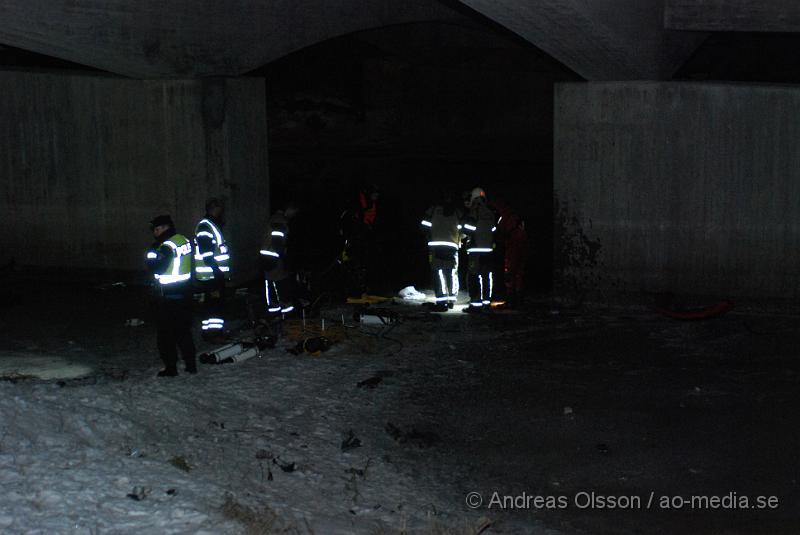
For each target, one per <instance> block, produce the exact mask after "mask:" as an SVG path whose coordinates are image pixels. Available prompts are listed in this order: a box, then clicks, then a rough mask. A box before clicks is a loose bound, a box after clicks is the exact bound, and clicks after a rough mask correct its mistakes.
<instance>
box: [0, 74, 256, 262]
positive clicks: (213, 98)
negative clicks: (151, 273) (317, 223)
mask: <svg viewBox="0 0 800 535" xmlns="http://www.w3.org/2000/svg"><path fill="white" fill-rule="evenodd" d="M0 94H2V95H3V98H2V99H0V210H1V211H2V213H3V227H4V231H3V233H2V234H0V250H2V256H0V260H4V261H8V260H9V259H14V260H15V262H17V263H18V264H20V265H30V266H38V267H58V268H108V269H140V268H142V266H143V259H144V251H145V250H146V248H147V246H148V245H149V244H150V243H151V242H152V235H151V234H150V232H149V227H148V221H149V220H150V219H151V218H152V217H153V216H154V215H157V214H159V213H170V214H171V215H172V216H173V219H174V220H175V222H176V224H177V228H178V231H179V232H184V233H191V232H192V231H193V226H194V223H195V221H196V220H197V219H198V218H199V217H200V216H202V215H203V212H204V203H205V199H206V197H208V196H222V197H224V198H227V200H228V212H229V217H228V219H229V225H228V232H227V234H228V235H229V236H230V241H231V243H232V246H233V254H234V256H233V258H234V263H235V265H234V269H237V271H239V272H242V271H247V270H252V268H254V267H255V262H256V261H257V258H256V257H257V250H258V244H259V241H260V238H261V232H262V230H263V222H264V221H265V220H266V217H267V212H268V177H267V159H266V126H267V125H266V109H265V91H264V81H263V79H256V78H248V79H216V80H214V79H212V80H202V81H201V80H150V81H142V80H129V79H122V78H115V77H103V76H87V75H78V74H75V75H72V74H64V73H41V72H12V71H3V72H0ZM254 222H255V225H254ZM236 264H238V266H237V265H236Z"/></svg>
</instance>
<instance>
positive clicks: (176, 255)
mask: <svg viewBox="0 0 800 535" xmlns="http://www.w3.org/2000/svg"><path fill="white" fill-rule="evenodd" d="M165 249H169V253H168V254H169V255H171V258H170V262H169V264H168V265H167V267H166V269H164V272H163V273H156V274H154V277H155V279H156V280H157V281H158V283H159V284H160V285H161V286H162V287H164V286H169V285H172V284H178V283H181V282H185V281H188V280H189V279H191V278H192V242H190V241H189V238H187V237H186V236H184V235H182V234H174V235H173V236H171V237H170V238H169V239H168V240H167V241H165V242H164V243H162V244H161V247H160V248H159V252H165ZM152 254H156V253H153V252H150V253H148V257H151V256H150V255H152ZM156 256H157V255H156Z"/></svg>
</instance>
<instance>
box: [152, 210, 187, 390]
mask: <svg viewBox="0 0 800 535" xmlns="http://www.w3.org/2000/svg"><path fill="white" fill-rule="evenodd" d="M150 228H151V230H152V232H153V238H155V242H154V243H153V245H152V246H151V247H150V249H149V250H148V251H147V256H146V265H147V269H148V271H149V272H150V274H151V275H152V277H153V283H154V284H155V285H156V288H157V295H158V297H157V307H156V339H157V344H158V352H159V354H160V356H161V360H162V361H163V362H164V369H163V370H161V371H160V372H158V376H159V377H173V376H175V375H178V367H177V363H178V352H177V349H180V352H181V357H182V358H183V362H184V364H185V366H186V371H187V372H188V373H197V358H196V353H195V346H194V340H192V330H191V329H192V301H191V297H192V280H191V279H192V250H193V248H192V242H191V241H190V240H189V238H187V237H186V236H184V235H182V234H178V233H177V232H176V231H175V225H174V224H173V222H172V218H171V217H170V216H168V215H160V216H158V217H156V218H154V219H153V220H152V221H150ZM176 348H177V349H176Z"/></svg>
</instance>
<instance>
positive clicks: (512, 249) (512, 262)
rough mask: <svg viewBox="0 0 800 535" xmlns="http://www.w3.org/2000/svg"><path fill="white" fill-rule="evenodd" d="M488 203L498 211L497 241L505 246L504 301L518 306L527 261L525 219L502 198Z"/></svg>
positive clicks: (522, 291) (520, 302) (527, 246)
mask: <svg viewBox="0 0 800 535" xmlns="http://www.w3.org/2000/svg"><path fill="white" fill-rule="evenodd" d="M489 205H490V206H491V207H492V208H493V209H494V210H495V211H496V212H497V213H498V215H499V216H500V219H499V221H498V223H497V237H498V241H500V243H502V244H503V245H504V247H505V256H504V258H503V281H504V283H505V289H506V303H507V306H509V307H512V308H513V307H517V306H520V305H521V304H522V302H523V298H524V286H525V284H524V281H525V265H526V264H527V262H528V251H529V248H530V247H529V243H528V232H527V231H526V230H525V221H524V220H523V219H522V217H521V216H520V215H519V214H518V213H517V211H516V210H514V209H513V208H512V207H511V206H509V205H508V204H506V203H505V202H504V201H503V200H500V199H495V200H493V201H490V202H489Z"/></svg>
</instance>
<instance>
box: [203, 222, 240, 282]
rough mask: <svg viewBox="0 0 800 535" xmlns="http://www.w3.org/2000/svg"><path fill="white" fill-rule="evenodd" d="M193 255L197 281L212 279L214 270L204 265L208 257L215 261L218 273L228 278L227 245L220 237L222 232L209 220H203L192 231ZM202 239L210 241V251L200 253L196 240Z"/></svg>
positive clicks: (228, 255) (228, 260)
mask: <svg viewBox="0 0 800 535" xmlns="http://www.w3.org/2000/svg"><path fill="white" fill-rule="evenodd" d="M194 235H195V253H194V273H195V278H196V279H197V280H199V281H207V280H211V279H213V278H214V269H213V268H212V267H211V266H209V265H208V264H206V259H207V258H208V257H210V256H213V257H214V260H216V261H217V265H218V266H219V269H220V271H222V273H224V274H225V276H226V278H228V276H229V274H230V270H231V268H230V259H231V257H230V254H229V253H228V245H227V244H226V243H225V240H224V238H223V237H222V231H221V230H220V229H219V227H218V226H217V225H215V224H214V223H213V222H212V221H211V220H210V219H208V218H203V219H201V220H200V221H199V222H198V223H197V226H196V227H195V229H194ZM200 237H204V238H209V239H210V240H211V245H212V250H210V251H201V250H200V247H198V246H197V238H200Z"/></svg>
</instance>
